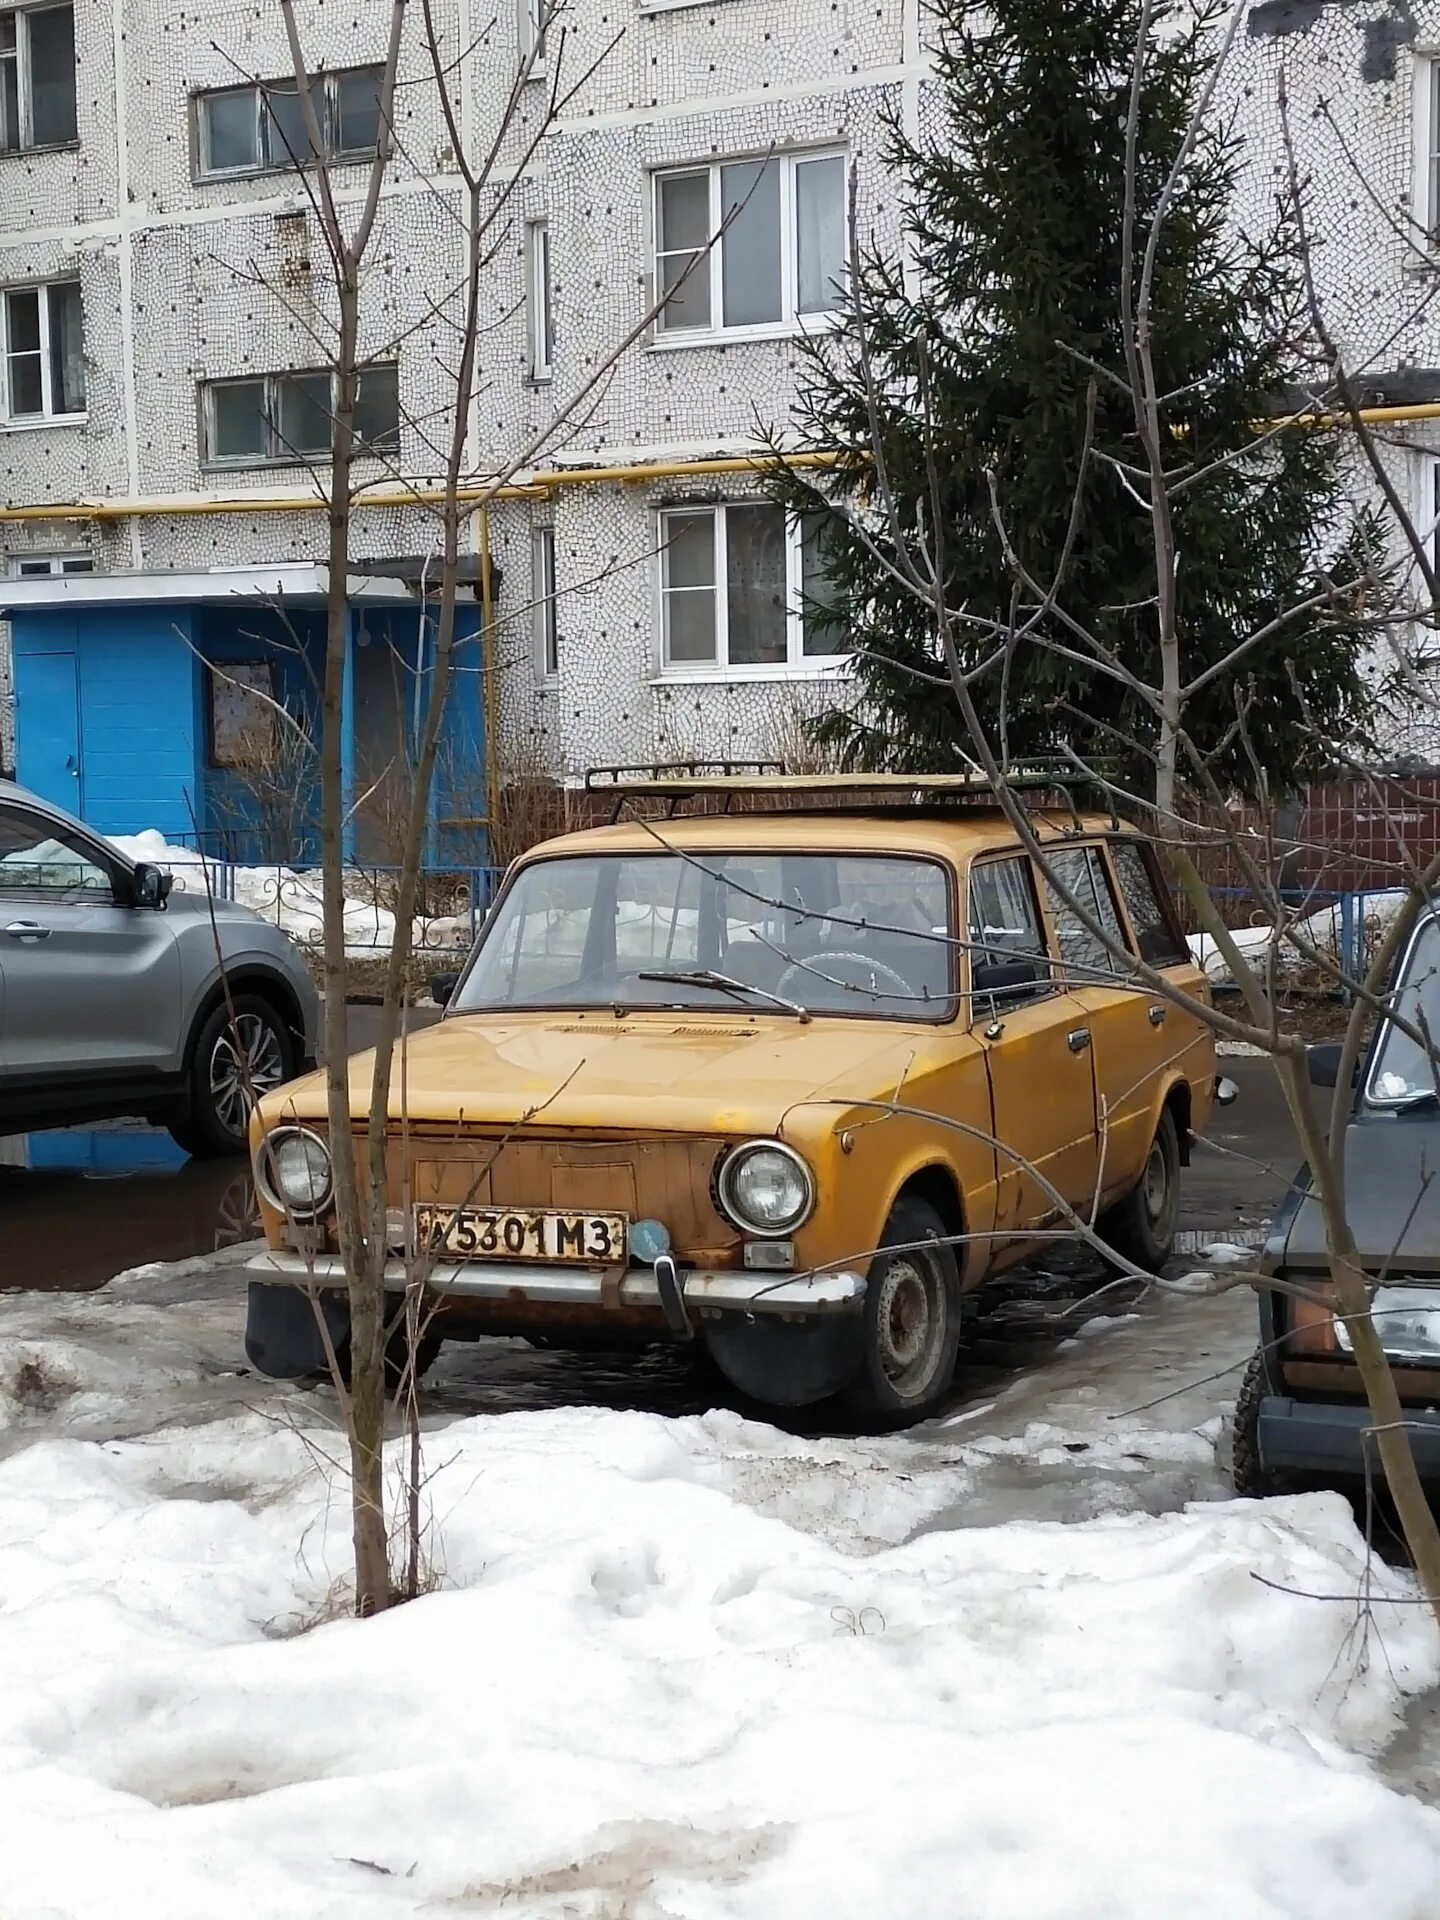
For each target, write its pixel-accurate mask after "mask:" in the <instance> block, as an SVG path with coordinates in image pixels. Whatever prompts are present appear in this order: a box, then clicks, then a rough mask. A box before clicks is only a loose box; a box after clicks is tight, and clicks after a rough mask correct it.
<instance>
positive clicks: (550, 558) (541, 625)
mask: <svg viewBox="0 0 1440 1920" xmlns="http://www.w3.org/2000/svg"><path fill="white" fill-rule="evenodd" d="M530 619H531V626H532V629H533V632H534V637H535V677H536V679H537V680H539V681H540V682H541V684H542V685H549V686H553V685H554V683H555V681H557V680H558V679H559V678H560V609H559V602H558V600H557V599H556V591H555V529H554V528H553V527H535V528H534V529H533V530H532V532H531V536H530Z"/></svg>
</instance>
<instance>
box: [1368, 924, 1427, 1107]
mask: <svg viewBox="0 0 1440 1920" xmlns="http://www.w3.org/2000/svg"><path fill="white" fill-rule="evenodd" d="M1393 1005H1394V1008H1395V1012H1396V1013H1397V1014H1398V1015H1399V1016H1400V1018H1401V1019H1403V1020H1407V1021H1409V1023H1410V1024H1411V1025H1412V1026H1413V1027H1415V1028H1417V1029H1418V1031H1419V1032H1421V1033H1425V1034H1429V1035H1430V1037H1431V1039H1432V1041H1433V1044H1434V1049H1435V1055H1436V1057H1434V1058H1432V1057H1431V1055H1430V1054H1427V1052H1426V1051H1425V1049H1424V1048H1423V1047H1421V1046H1420V1045H1419V1044H1418V1043H1417V1042H1416V1041H1414V1040H1412V1039H1411V1038H1410V1035H1409V1034H1408V1033H1402V1032H1401V1031H1400V1029H1399V1028H1398V1027H1393V1026H1387V1027H1386V1029H1385V1031H1384V1033H1383V1035H1382V1036H1381V1040H1380V1046H1379V1049H1378V1051H1377V1053H1376V1055H1375V1065H1374V1068H1373V1070H1372V1072H1371V1075H1370V1086H1369V1090H1368V1098H1369V1100H1370V1102H1371V1104H1372V1105H1375V1106H1396V1105H1400V1104H1403V1103H1404V1102H1406V1101H1410V1100H1423V1099H1426V1098H1427V1097H1429V1098H1432V1099H1433V1098H1435V1097H1436V1095H1440V923H1437V922H1436V921H1435V920H1433V919H1432V920H1426V921H1425V922H1424V923H1423V924H1422V925H1421V927H1420V930H1419V932H1418V933H1417V934H1416V936H1415V938H1414V940H1413V941H1412V942H1411V943H1410V950H1409V952H1408V954H1407V955H1406V957H1405V965H1404V971H1403V973H1402V975H1401V978H1400V981H1399V985H1398V990H1397V992H1396V995H1395V998H1394V1001H1393Z"/></svg>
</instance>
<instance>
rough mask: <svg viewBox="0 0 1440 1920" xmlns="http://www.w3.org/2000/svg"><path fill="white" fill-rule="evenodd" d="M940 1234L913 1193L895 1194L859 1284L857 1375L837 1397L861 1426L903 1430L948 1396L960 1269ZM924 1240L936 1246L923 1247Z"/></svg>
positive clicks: (930, 1211) (935, 1219)
mask: <svg viewBox="0 0 1440 1920" xmlns="http://www.w3.org/2000/svg"><path fill="white" fill-rule="evenodd" d="M946 1232H947V1230H946V1226H945V1222H944V1221H943V1220H942V1219H941V1218H940V1215H939V1214H938V1213H937V1212H936V1211H935V1209H934V1207H932V1206H931V1205H930V1203H929V1201H928V1200H922V1199H920V1198H919V1196H918V1195H916V1194H905V1193H902V1194H901V1196H900V1198H899V1199H898V1200H897V1201H896V1202H895V1205H894V1206H893V1207H892V1208H891V1211H890V1218H889V1219H888V1220H887V1221H886V1223H885V1231H884V1232H883V1233H882V1234H881V1236H880V1250H879V1251H878V1252H877V1253H876V1255H875V1258H874V1259H873V1260H872V1261H871V1262H870V1272H869V1275H868V1277H867V1279H866V1283H865V1307H864V1312H863V1315H862V1344H861V1354H860V1368H859V1372H858V1374H857V1376H856V1377H855V1379H854V1380H853V1381H852V1382H851V1384H850V1386H849V1387H848V1388H847V1389H846V1390H845V1395H844V1398H845V1401H846V1404H847V1407H848V1408H849V1410H850V1411H851V1413H852V1414H853V1415H854V1416H856V1417H857V1418H859V1419H860V1420H863V1421H864V1422H865V1423H867V1424H871V1425H876V1424H878V1425H882V1426H887V1427H894V1426H904V1425H906V1424H908V1423H909V1422H910V1421H912V1420H918V1419H920V1418H922V1417H923V1416H924V1414H925V1413H926V1412H927V1411H928V1410H929V1409H930V1408H931V1407H933V1406H934V1405H935V1403H936V1401H937V1400H939V1399H940V1398H941V1396H942V1395H943V1394H945V1393H946V1392H947V1391H948V1390H949V1387H950V1383H951V1380H952V1379H953V1377H954V1373H955V1356H956V1353H957V1352H958V1350H959V1346H960V1271H959V1267H958V1265H957V1264H956V1259H955V1249H954V1247H953V1246H950V1245H948V1244H946ZM929 1240H933V1241H934V1242H935V1243H936V1244H935V1245H934V1246H933V1247H927V1246H925V1245H924V1242H926V1241H929ZM890 1249H893V1251H890Z"/></svg>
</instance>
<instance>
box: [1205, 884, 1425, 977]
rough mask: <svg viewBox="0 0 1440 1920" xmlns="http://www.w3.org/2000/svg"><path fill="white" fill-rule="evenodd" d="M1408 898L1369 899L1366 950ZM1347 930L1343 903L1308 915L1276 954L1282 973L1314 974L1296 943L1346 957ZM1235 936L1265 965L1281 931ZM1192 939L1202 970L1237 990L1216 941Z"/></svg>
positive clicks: (1254, 961)
mask: <svg viewBox="0 0 1440 1920" xmlns="http://www.w3.org/2000/svg"><path fill="white" fill-rule="evenodd" d="M1408 898H1409V896H1408V894H1407V893H1406V892H1405V890H1404V889H1403V888H1395V889H1392V890H1390V891H1388V892H1384V893H1369V894H1366V895H1365V896H1364V905H1363V908H1362V912H1363V916H1364V926H1363V929H1362V939H1363V945H1364V947H1365V949H1366V951H1369V950H1370V949H1371V948H1373V947H1374V946H1375V945H1376V944H1377V943H1378V942H1379V941H1380V940H1381V939H1383V938H1384V935H1385V931H1386V929H1387V928H1388V927H1389V925H1390V923H1391V921H1392V920H1393V919H1394V918H1395V915H1396V914H1397V913H1398V912H1399V911H1400V909H1401V907H1402V906H1403V905H1404V903H1405V901H1406V900H1407V899H1408ZM1343 930H1344V916H1343V915H1342V913H1341V910H1340V905H1339V903H1338V902H1335V903H1333V904H1332V905H1330V906H1328V907H1320V908H1318V909H1317V910H1316V911H1315V912H1314V913H1307V914H1304V915H1302V916H1301V917H1300V918H1299V919H1297V920H1295V921H1293V922H1291V932H1287V933H1286V934H1285V935H1284V936H1282V937H1281V939H1280V943H1279V947H1278V950H1277V953H1276V965H1277V966H1278V968H1279V970H1280V972H1281V973H1283V974H1296V973H1306V972H1309V971H1311V970H1312V963H1311V962H1310V961H1309V960H1307V959H1306V958H1305V956H1304V954H1302V953H1301V952H1300V951H1299V950H1298V948H1297V947H1296V945H1295V940H1296V939H1299V940H1303V941H1305V942H1307V943H1308V945H1310V946H1311V947H1313V948H1314V949H1315V950H1316V951H1317V952H1318V953H1322V954H1324V955H1325V957H1326V958H1327V959H1329V960H1334V959H1336V958H1339V957H1341V954H1342V942H1343ZM1292 932H1293V936H1294V937H1293V938H1292V937H1291V933H1292ZM1230 937H1231V938H1232V939H1233V940H1234V942H1235V945H1236V946H1237V947H1238V948H1239V950H1240V953H1241V955H1242V956H1243V957H1244V959H1245V960H1246V961H1247V962H1248V963H1249V964H1250V965H1251V966H1252V967H1263V966H1264V965H1265V963H1266V960H1267V958H1268V956H1269V953H1270V950H1271V948H1272V946H1274V945H1275V938H1276V936H1275V929H1274V928H1273V927H1271V926H1264V927H1235V928H1233V929H1232V930H1231V936H1230ZM1187 938H1188V941H1189V946H1190V954H1191V957H1192V959H1193V960H1194V961H1195V963H1196V965H1197V966H1201V967H1203V968H1204V969H1205V972H1206V974H1207V976H1208V977H1209V979H1210V982H1211V984H1212V985H1213V986H1217V987H1230V986H1233V985H1234V984H1235V982H1234V980H1233V979H1232V977H1231V973H1230V966H1229V963H1228V961H1227V960H1226V958H1225V956H1224V954H1223V953H1222V952H1221V951H1220V948H1219V946H1218V945H1217V944H1216V942H1215V940H1214V939H1212V937H1211V936H1210V935H1209V934H1208V933H1192V934H1190V935H1188V936H1187Z"/></svg>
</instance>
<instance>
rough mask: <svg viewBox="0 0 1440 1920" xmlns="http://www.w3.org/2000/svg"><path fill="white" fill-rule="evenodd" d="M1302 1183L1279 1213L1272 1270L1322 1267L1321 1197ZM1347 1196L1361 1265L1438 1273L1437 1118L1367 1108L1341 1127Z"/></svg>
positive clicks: (1400, 1271)
mask: <svg viewBox="0 0 1440 1920" xmlns="http://www.w3.org/2000/svg"><path fill="white" fill-rule="evenodd" d="M1303 1178H1304V1185H1303V1186H1302V1187H1300V1188H1299V1189H1298V1190H1296V1191H1294V1192H1292V1195H1291V1197H1290V1199H1289V1201H1288V1202H1287V1203H1286V1205H1285V1207H1284V1209H1283V1210H1282V1212H1281V1213H1280V1215H1279V1216H1278V1217H1277V1219H1276V1222H1275V1227H1274V1230H1273V1232H1272V1235H1271V1239H1270V1243H1269V1246H1268V1248H1267V1249H1266V1264H1267V1265H1268V1266H1270V1267H1271V1268H1272V1270H1277V1271H1278V1270H1283V1269H1286V1268H1290V1269H1294V1270H1295V1271H1297V1272H1310V1273H1316V1272H1323V1271H1325V1270H1326V1269H1327V1267H1328V1263H1329V1256H1328V1253H1327V1251H1326V1244H1325V1221H1324V1217H1323V1215H1322V1213H1321V1211H1320V1203H1319V1201H1318V1200H1317V1199H1316V1198H1315V1196H1314V1195H1313V1194H1312V1193H1311V1192H1310V1191H1309V1179H1308V1169H1307V1173H1306V1175H1305V1176H1303ZM1345 1204H1346V1212H1347V1214H1348V1216H1349V1224H1350V1231H1351V1233H1352V1234H1353V1235H1354V1237H1355V1246H1356V1250H1357V1252H1358V1253H1359V1256H1360V1263H1361V1265H1362V1266H1364V1267H1366V1268H1367V1269H1369V1270H1370V1271H1371V1272H1377V1271H1379V1270H1380V1269H1381V1268H1384V1269H1386V1270H1387V1271H1389V1272H1391V1273H1393V1274H1395V1275H1397V1276H1399V1275H1402V1274H1406V1273H1440V1120H1437V1119H1436V1117H1435V1116H1434V1115H1430V1114H1408V1115H1380V1114H1374V1115H1365V1116H1364V1117H1362V1118H1360V1119H1358V1120H1355V1121H1352V1122H1351V1124H1350V1125H1349V1126H1348V1127H1347V1128H1346V1129H1345Z"/></svg>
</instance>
